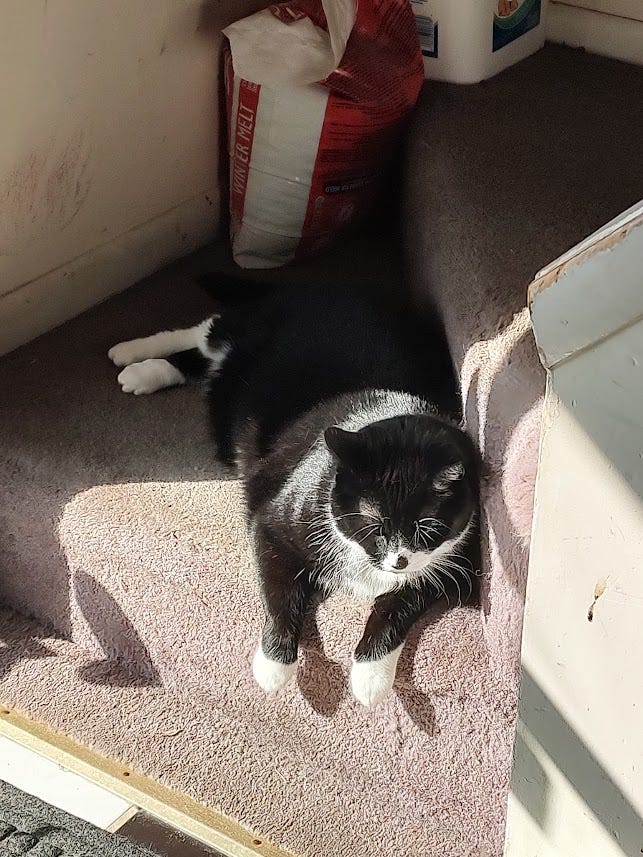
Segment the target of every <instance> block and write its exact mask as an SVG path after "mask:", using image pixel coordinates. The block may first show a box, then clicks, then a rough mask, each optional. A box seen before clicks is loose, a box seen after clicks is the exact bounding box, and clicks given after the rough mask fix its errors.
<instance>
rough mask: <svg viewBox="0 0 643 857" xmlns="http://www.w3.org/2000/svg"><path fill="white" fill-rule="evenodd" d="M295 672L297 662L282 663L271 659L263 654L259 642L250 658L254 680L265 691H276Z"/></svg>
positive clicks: (292, 676) (285, 683) (284, 684)
mask: <svg viewBox="0 0 643 857" xmlns="http://www.w3.org/2000/svg"><path fill="white" fill-rule="evenodd" d="M296 672H297V662H296V661H295V663H294V664H282V663H280V662H279V661H273V660H271V659H270V658H269V657H268V656H267V655H265V654H264V651H263V648H262V646H261V643H259V645H258V646H257V650H256V652H255V654H254V657H253V659H252V674H253V675H254V677H255V681H256V682H257V684H258V685H259V687H260V688H261V689H262V690H265V692H266V693H276V692H277V691H278V690H281V688H282V687H285V686H286V685H287V684H288V682H289V681H290V680H291V679H292V678H294V676H295V674H296Z"/></svg>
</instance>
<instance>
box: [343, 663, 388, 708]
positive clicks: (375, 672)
mask: <svg viewBox="0 0 643 857" xmlns="http://www.w3.org/2000/svg"><path fill="white" fill-rule="evenodd" d="M378 663H379V661H368V662H366V663H354V664H353V668H352V670H351V690H352V691H353V696H354V697H355V699H356V700H357V701H358V702H361V703H362V705H365V706H366V707H367V708H371V707H372V706H373V705H377V703H378V702H381V701H382V700H383V699H385V698H386V697H387V696H388V695H389V693H390V692H391V690H392V689H393V680H394V676H390V675H388V674H384V673H383V672H382V670H381V669H378Z"/></svg>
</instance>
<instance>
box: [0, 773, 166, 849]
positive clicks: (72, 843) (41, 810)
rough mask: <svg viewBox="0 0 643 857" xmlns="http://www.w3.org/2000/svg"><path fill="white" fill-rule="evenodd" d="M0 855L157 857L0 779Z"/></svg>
mask: <svg viewBox="0 0 643 857" xmlns="http://www.w3.org/2000/svg"><path fill="white" fill-rule="evenodd" d="M0 855H6V857H9V855H12V856H13V857H22V855H24V857H158V855H156V854H153V853H152V851H149V850H148V849H147V848H140V847H139V846H136V845H132V843H130V842H128V841H127V839H124V838H123V837H122V836H117V835H115V834H112V833H105V831H103V830H99V829H98V828H97V827H94V826H93V825H92V824H88V823H87V822H86V821H81V820H80V819H79V818H75V817H74V816H73V815H69V814H68V813H66V812H63V811H62V810H60V809H57V808H56V807H54V806H51V805H50V804H48V803H45V802H44V801H41V800H39V799H38V798H35V797H32V796H31V795H27V794H25V793H24V792H21V791H20V790H19V789H16V788H14V787H13V786H10V785H9V784H8V783H3V782H0Z"/></svg>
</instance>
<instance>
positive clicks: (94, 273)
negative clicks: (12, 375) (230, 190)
mask: <svg viewBox="0 0 643 857" xmlns="http://www.w3.org/2000/svg"><path fill="white" fill-rule="evenodd" d="M218 227H219V196H218V193H217V191H216V190H214V189H210V190H206V191H204V192H203V193H202V194H199V196H197V197H194V198H192V199H189V200H185V201H184V202H182V203H179V205H177V206H175V207H173V208H172V209H170V210H169V211H165V212H163V213H162V214H160V215H158V216H157V217H154V218H153V219H152V220H149V221H147V222H146V223H143V224H141V225H139V226H136V227H135V228H134V229H131V230H129V231H128V232H126V233H124V234H123V235H119V236H118V237H117V238H114V239H112V240H110V241H108V242H107V243H105V244H102V245H100V246H98V247H95V248H93V249H92V250H89V251H88V252H86V253H83V254H82V255H81V256H78V257H76V258H75V259H72V260H70V261H69V262H67V263H66V264H64V265H61V266H60V267H58V268H56V269H55V270H53V271H49V272H47V273H46V274H43V275H42V276H39V277H37V278H36V279H35V280H31V281H30V282H27V283H24V284H22V285H21V286H18V287H17V288H15V289H13V290H12V291H11V292H9V293H8V294H4V295H1V296H0V354H5V353H6V352H8V351H11V350H12V349H14V348H17V347H18V346H19V345H23V344H24V343H25V342H29V341H30V340H31V339H34V338H35V337H36V336H39V335H40V334H42V333H45V332H46V331H48V330H51V329H52V328H54V327H57V326H58V325H59V324H62V323H63V322H64V321H67V320H68V319H70V318H73V317H74V316H76V315H79V314H80V313H81V312H84V310H86V309H89V307H91V306H94V305H95V304H97V303H100V302H101V301H103V300H105V298H108V297H110V295H114V294H116V293H117V292H121V291H123V290H124V289H126V288H128V287H129V286H131V285H133V284H134V283H135V282H137V281H138V280H140V279H142V278H143V277H147V276H149V275H150V274H152V273H154V271H157V270H159V269H160V268H162V267H163V266H164V265H167V264H169V263H170V262H172V261H174V260H175V259H178V258H180V257H181V256H185V255H186V254H188V253H191V252H192V251H194V250H196V249H198V248H199V247H202V246H203V245H204V244H207V243H208V242H209V241H211V240H212V239H213V238H214V237H215V235H216V233H217V230H218Z"/></svg>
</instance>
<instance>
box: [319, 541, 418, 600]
mask: <svg viewBox="0 0 643 857" xmlns="http://www.w3.org/2000/svg"><path fill="white" fill-rule="evenodd" d="M321 576H322V579H323V581H324V583H325V584H326V586H327V588H328V589H329V590H331V591H333V592H343V593H345V594H346V595H352V596H353V597H354V598H357V599H359V600H360V601H374V600H375V599H376V598H378V597H379V596H380V595H385V594H386V593H387V592H392V591H393V590H394V589H399V587H400V586H401V585H402V584H403V583H404V580H403V579H402V578H403V577H405V575H399V574H394V573H393V572H390V571H384V570H382V569H381V568H378V567H377V566H376V565H374V564H373V563H372V562H371V561H370V559H369V558H368V556H367V555H366V554H365V552H364V551H363V550H361V549H360V548H358V547H357V546H355V545H353V544H351V543H350V542H345V543H344V545H343V550H342V551H341V552H340V553H339V556H337V553H336V554H335V562H333V563H331V564H330V565H329V566H328V567H326V568H324V569H323V571H322V575H321Z"/></svg>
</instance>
